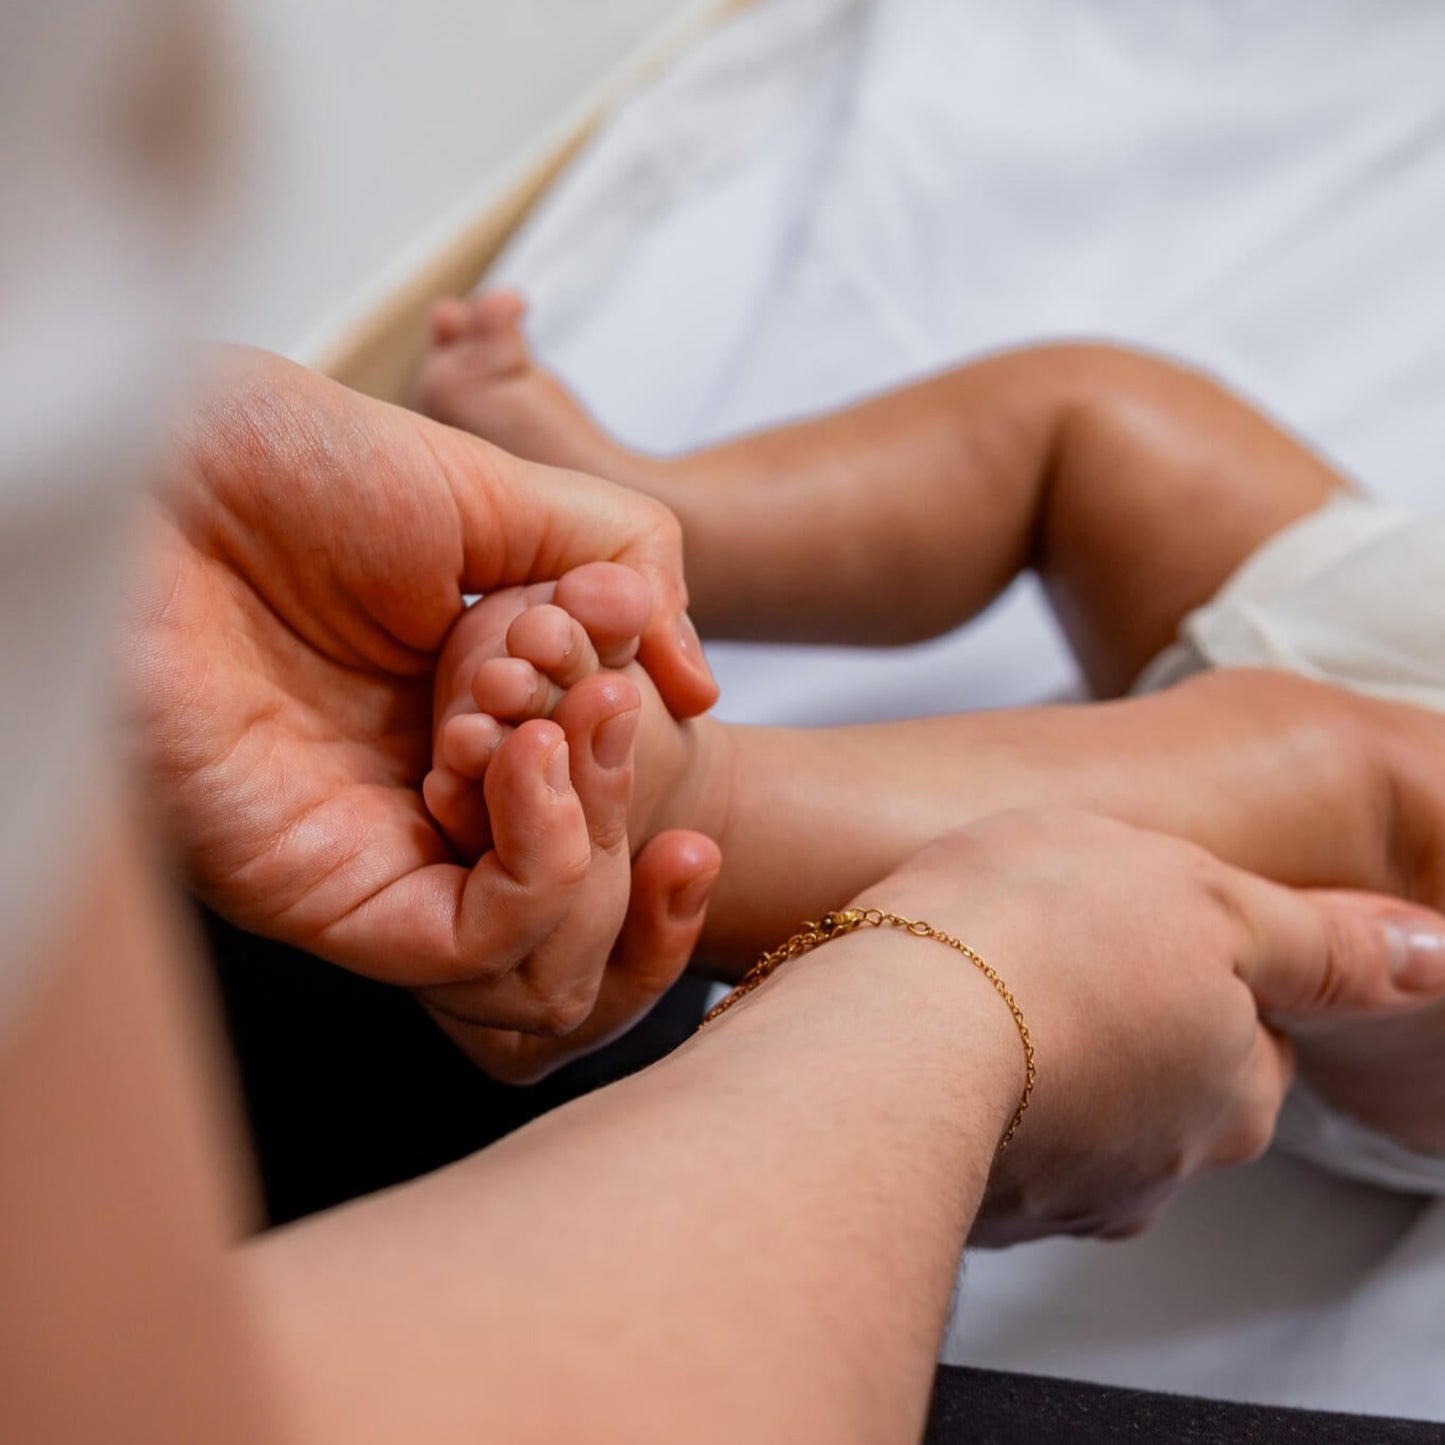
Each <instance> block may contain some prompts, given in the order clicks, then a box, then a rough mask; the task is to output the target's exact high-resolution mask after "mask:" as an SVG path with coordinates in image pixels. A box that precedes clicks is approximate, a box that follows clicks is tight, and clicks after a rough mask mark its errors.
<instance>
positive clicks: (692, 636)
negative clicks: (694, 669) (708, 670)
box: [677, 612, 702, 666]
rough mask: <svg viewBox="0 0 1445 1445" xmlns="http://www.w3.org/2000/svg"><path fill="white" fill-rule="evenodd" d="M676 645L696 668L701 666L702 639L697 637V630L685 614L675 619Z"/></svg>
mask: <svg viewBox="0 0 1445 1445" xmlns="http://www.w3.org/2000/svg"><path fill="white" fill-rule="evenodd" d="M677 645H678V646H679V647H680V648H681V649H682V651H683V653H684V654H685V655H686V656H687V658H688V660H689V661H690V662H692V663H693V664H695V665H697V666H701V665H702V638H700V637H699V636H698V635H697V628H695V627H694V626H693V625H692V618H691V617H689V616H688V615H687V613H686V612H684V613H683V614H682V615H681V616H680V617H679V618H678V619H677Z"/></svg>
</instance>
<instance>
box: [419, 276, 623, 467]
mask: <svg viewBox="0 0 1445 1445" xmlns="http://www.w3.org/2000/svg"><path fill="white" fill-rule="evenodd" d="M526 309H527V307H526V302H525V301H524V300H523V299H522V297H521V296H519V295H518V294H517V293H516V292H515V291H491V292H488V293H487V294H485V295H482V296H470V297H465V298H460V299H452V300H447V301H441V302H439V303H438V304H437V305H436V307H435V308H434V309H433V311H432V315H431V335H432V348H431V350H430V352H429V353H428V354H427V357H426V359H425V360H424V361H423V362H422V365H421V369H420V371H419V372H418V373H417V378H416V385H415V390H414V396H413V400H414V404H415V407H416V409H417V410H418V411H419V412H422V413H423V414H425V415H426V416H429V417H432V418H434V419H435V420H437V421H440V422H445V423H446V424H447V425H448V426H454V427H459V428H460V429H461V430H462V431H469V432H471V433H473V434H474V435H476V436H479V437H483V438H485V439H486V440H487V441H489V442H494V443H496V445H497V446H499V447H502V448H503V449H504V450H506V451H509V452H512V453H513V454H514V455H515V456H519V457H524V458H526V459H527V460H528V461H534V462H544V463H546V464H548V465H550V466H561V467H572V468H575V469H577V470H579V471H584V472H592V473H594V474H595V475H597V476H602V477H606V478H608V479H609V480H612V481H626V480H628V478H629V476H630V475H631V471H632V467H631V465H630V462H631V461H632V459H631V457H630V454H629V453H628V452H627V451H626V449H625V448H623V447H621V446H618V445H617V444H616V443H615V442H614V441H613V440H612V439H611V438H610V437H609V436H608V435H607V434H606V433H605V432H604V431H603V430H602V429H601V427H599V426H598V425H597V423H596V422H594V421H593V420H592V418H591V417H590V416H589V415H588V414H587V412H586V410H585V409H584V408H583V406H582V404H581V403H580V402H579V401H578V400H577V398H576V397H574V396H573V395H572V393H571V392H570V391H568V390H567V388H566V387H565V386H563V385H562V383H561V382H560V381H558V379H557V378H556V377H555V376H553V375H552V373H551V372H549V371H546V370H544V369H543V368H542V367H540V366H538V365H537V363H536V362H535V361H534V359H533V357H532V353H531V351H530V350H529V349H528V346H527V342H526V339H525V338H524V337H523V335H522V329H521V328H522V318H523V316H524V315H525V314H526Z"/></svg>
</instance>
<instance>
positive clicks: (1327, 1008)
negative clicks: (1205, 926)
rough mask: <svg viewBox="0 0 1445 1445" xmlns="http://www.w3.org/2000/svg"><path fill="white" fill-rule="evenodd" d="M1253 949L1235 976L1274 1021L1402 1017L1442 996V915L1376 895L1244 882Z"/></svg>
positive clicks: (1243, 900)
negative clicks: (1298, 888) (1409, 1011)
mask: <svg viewBox="0 0 1445 1445" xmlns="http://www.w3.org/2000/svg"><path fill="white" fill-rule="evenodd" d="M1236 901H1237V903H1238V905H1239V906H1240V913H1241V916H1242V917H1243V918H1245V919H1246V921H1247V922H1248V924H1249V925H1250V927H1249V933H1250V944H1249V946H1248V948H1247V949H1246V951H1245V955H1244V956H1243V957H1242V959H1241V961H1240V963H1239V966H1238V969H1237V972H1238V973H1239V976H1240V977H1241V978H1242V979H1243V981H1244V982H1245V983H1246V984H1247V985H1248V986H1249V988H1250V990H1251V991H1252V992H1253V993H1254V996H1255V999H1256V1000H1257V1001H1258V1004H1259V1008H1260V1011H1261V1013H1268V1014H1269V1015H1271V1016H1272V1017H1274V1018H1302V1017H1303V1018H1308V1017H1320V1016H1322V1015H1325V1016H1329V1017H1333V1018H1339V1017H1348V1016H1351V1015H1365V1014H1379V1013H1391V1012H1402V1011H1406V1010H1410V1009H1417V1008H1419V1007H1421V1006H1422V1005H1423V1004H1426V1003H1429V1002H1432V1001H1433V1000H1435V999H1437V998H1445V917H1442V916H1441V915H1440V914H1438V913H1435V912H1433V911H1432V910H1430V909H1428V908H1421V907H1419V906H1418V905H1416V904H1412V903H1405V902H1402V901H1401V900H1400V899H1398V898H1387V897H1383V896H1380V895H1378V894H1373V893H1354V892H1347V891H1343V890H1333V889H1330V890H1325V889H1316V890H1298V891H1297V890H1293V889H1288V888H1283V887H1280V886H1278V885H1276V884H1272V883H1266V882H1264V881H1263V880H1261V879H1256V878H1253V877H1251V876H1249V875H1243V877H1242V885H1241V888H1240V897H1239V898H1238V899H1237V900H1236Z"/></svg>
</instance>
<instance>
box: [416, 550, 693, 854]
mask: <svg viewBox="0 0 1445 1445" xmlns="http://www.w3.org/2000/svg"><path fill="white" fill-rule="evenodd" d="M650 605H651V601H650V596H649V594H648V591H647V588H646V584H645V583H643V582H642V580H641V579H640V578H639V577H638V576H637V575H636V574H635V573H634V572H632V571H631V569H630V568H626V567H620V566H616V565H614V564H612V563H606V562H602V563H593V564H591V565H589V566H585V567H579V568H577V569H575V570H574V571H572V572H569V573H568V574H567V575H566V576H565V577H563V578H562V579H561V581H559V582H557V583H555V584H553V583H544V584H539V585H537V586H532V587H512V588H506V589H503V590H501V591H497V592H493V593H491V594H489V595H488V596H487V597H485V598H484V599H483V600H482V601H480V602H478V603H477V604H476V605H475V606H474V607H471V608H469V609H468V611H467V612H466V613H464V614H463V616H462V617H461V618H460V619H458V621H457V623H456V625H455V626H454V627H453V628H452V631H451V633H450V635H449V636H448V638H447V641H446V643H445V645H444V647H443V649H442V654H441V657H440V659H439V662H438V667H437V685H436V697H435V706H434V711H433V756H432V771H431V772H430V773H429V774H428V776H427V778H426V780H425V782H424V784H423V790H422V791H423V795H424V797H425V799H426V803H427V807H428V809H429V810H430V812H431V814H432V816H433V817H434V818H435V819H436V822H437V824H438V826H439V827H440V828H441V829H442V831H443V832H444V833H445V834H446V835H447V837H448V839H449V840H450V841H451V843H452V845H453V847H455V848H456V849H457V851H458V853H460V854H461V855H462V857H463V858H464V859H465V860H466V861H468V862H470V861H473V860H475V859H476V858H478V857H480V856H481V855H482V854H483V853H484V852H485V851H486V850H487V849H488V848H489V847H490V846H491V843H492V828H491V821H490V817H489V814H488V809H487V805H486V799H485V792H484V788H485V782H486V777H487V771H488V768H489V767H490V764H491V761H492V758H493V757H494V756H495V754H496V752H497V749H498V748H499V747H500V746H501V743H502V741H503V739H505V738H506V737H507V736H508V734H509V733H510V732H511V731H512V730H513V729H514V728H516V727H517V726H519V725H520V724H522V723H524V722H527V721H529V720H531V719H535V718H550V719H552V720H553V721H554V722H556V723H558V724H559V725H560V726H561V727H562V730H563V733H564V734H565V735H566V736H567V737H568V739H569V741H571V739H572V738H573V737H574V736H576V737H587V738H589V739H590V755H591V756H593V757H595V758H596V760H597V762H598V764H599V765H600V766H602V767H603V768H607V767H612V766H620V765H621V764H622V763H623V762H624V760H625V759H626V758H627V757H628V756H629V755H630V753H631V751H632V748H633V740H634V737H635V739H636V784H635V787H634V790H633V796H632V803H631V806H630V808H629V809H628V815H627V816H628V837H629V839H630V841H631V845H632V849H633V851H634V853H635V852H636V851H637V850H638V849H640V848H641V847H642V845H643V844H644V843H646V842H647V841H648V840H649V839H650V838H652V837H654V836H655V835H656V834H658V833H659V832H662V831H664V830H666V829H669V828H676V827H682V828H697V829H698V830H699V831H703V832H710V831H712V830H711V829H709V828H707V827H706V826H703V825H702V824H701V822H700V821H699V814H700V812H701V808H702V798H703V794H704V792H705V787H704V784H705V783H706V782H707V780H708V772H709V765H710V760H711V757H712V754H713V749H712V747H711V744H710V740H711V738H712V736H713V725H712V723H711V720H710V719H697V720H693V721H690V722H678V721H677V720H676V719H675V718H673V717H672V715H671V714H670V713H669V712H668V710H667V707H666V705H665V704H664V703H663V701H662V699H661V697H660V696H659V695H658V693H657V690H656V688H655V687H654V686H653V684H652V681H651V679H650V678H649V677H648V675H647V673H646V672H645V671H644V670H643V669H642V668H641V667H640V666H638V665H637V664H635V663H634V662H633V661H632V659H633V658H634V657H635V655H636V652H637V642H638V633H639V632H640V630H641V628H642V626H643V624H644V623H645V622H646V620H647V615H648V611H649V608H650ZM574 781H576V780H575V779H574ZM578 787H579V792H580V791H581V784H580V783H579V784H578Z"/></svg>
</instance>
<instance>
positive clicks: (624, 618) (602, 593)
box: [555, 562, 652, 667]
mask: <svg viewBox="0 0 1445 1445" xmlns="http://www.w3.org/2000/svg"><path fill="white" fill-rule="evenodd" d="M555 600H556V603H557V605H558V606H559V607H562V608H565V609H566V610H567V611H568V612H569V613H570V614H571V615H572V616H573V617H574V618H576V620H577V621H578V622H580V623H581V624H582V626H583V628H584V629H585V630H586V632H587V635H588V637H589V638H590V639H591V640H592V643H593V645H594V646H595V648H596V649H597V653H598V656H599V657H600V658H601V660H602V662H603V664H604V665H605V666H607V667H624V666H626V664H627V663H629V662H631V661H632V659H633V658H634V657H635V656H636V655H637V647H638V639H639V635H640V634H641V632H642V630H643V628H644V627H646V626H647V619H648V618H649V616H651V614H652V589H651V588H650V587H649V586H648V585H647V581H646V579H645V578H644V577H642V576H641V575H640V574H639V573H637V572H634V571H633V570H632V568H631V567H624V566H622V565H621V564H619V563H616V562H590V563H588V564H586V565H585V566H582V567H574V568H573V569H572V571H570V572H568V573H567V574H566V575H565V576H564V577H562V579H561V580H560V581H559V582H558V583H557V591H556V594H555Z"/></svg>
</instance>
